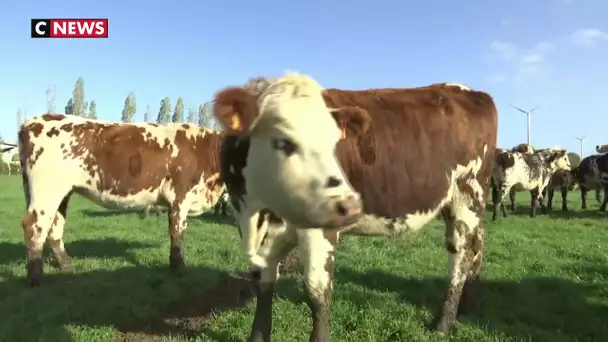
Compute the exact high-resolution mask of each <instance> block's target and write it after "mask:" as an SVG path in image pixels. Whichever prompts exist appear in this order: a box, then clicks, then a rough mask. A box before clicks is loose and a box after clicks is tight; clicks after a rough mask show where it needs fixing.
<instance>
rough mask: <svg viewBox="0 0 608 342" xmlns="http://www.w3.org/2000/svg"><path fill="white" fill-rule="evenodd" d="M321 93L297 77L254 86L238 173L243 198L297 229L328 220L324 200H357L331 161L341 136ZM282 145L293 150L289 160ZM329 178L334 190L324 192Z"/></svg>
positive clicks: (309, 80) (329, 210)
mask: <svg viewBox="0 0 608 342" xmlns="http://www.w3.org/2000/svg"><path fill="white" fill-rule="evenodd" d="M256 84H257V83H256ZM256 89H258V88H256ZM322 90H323V88H322V87H321V86H320V85H319V84H318V83H317V82H316V81H314V80H313V79H312V78H310V77H308V76H303V75H298V74H287V75H286V76H284V77H281V78H278V79H276V80H272V81H268V82H267V83H266V84H265V86H264V87H259V89H258V91H259V92H260V93H259V94H256V95H257V98H258V107H259V112H260V114H259V116H258V119H257V121H256V122H255V123H254V128H253V129H252V133H251V135H250V144H251V145H250V149H249V155H248V159H247V167H245V168H244V169H243V175H244V177H245V179H247V180H248V181H247V183H246V184H247V185H246V186H247V193H248V194H250V195H251V196H252V197H254V198H256V199H259V200H260V201H261V202H263V203H264V206H265V207H268V208H273V210H274V211H275V212H276V213H277V214H279V215H280V216H281V217H284V218H286V219H288V220H289V221H290V222H294V223H297V224H299V225H300V226H302V227H306V226H317V225H322V224H323V223H324V222H328V221H329V220H330V218H331V215H333V214H334V210H333V207H332V208H330V205H331V203H330V202H329V201H328V199H329V198H330V197H333V196H338V197H346V196H349V195H352V196H355V197H357V196H358V194H357V193H356V192H355V191H354V190H353V188H352V186H351V185H350V184H349V182H348V180H347V179H346V178H345V176H344V173H343V171H342V169H341V167H340V165H339V164H338V161H337V159H336V156H335V153H334V150H335V146H336V143H337V142H338V140H339V139H340V134H341V133H340V130H339V129H338V125H337V124H336V122H335V120H334V119H333V117H332V115H331V114H330V113H329V110H328V108H327V107H326V105H325V101H324V100H323V97H322V96H321V92H322ZM286 146H287V147H293V153H292V154H291V155H286V152H285V149H284V148H283V147H286ZM330 177H333V178H335V179H337V180H339V181H340V186H337V187H332V188H328V187H326V186H325V184H327V181H328V179H329V178H330Z"/></svg>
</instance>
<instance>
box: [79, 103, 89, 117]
mask: <svg viewBox="0 0 608 342" xmlns="http://www.w3.org/2000/svg"><path fill="white" fill-rule="evenodd" d="M82 108H83V109H82V113H80V115H82V117H83V118H88V117H89V102H88V101H84V105H83V106H82Z"/></svg>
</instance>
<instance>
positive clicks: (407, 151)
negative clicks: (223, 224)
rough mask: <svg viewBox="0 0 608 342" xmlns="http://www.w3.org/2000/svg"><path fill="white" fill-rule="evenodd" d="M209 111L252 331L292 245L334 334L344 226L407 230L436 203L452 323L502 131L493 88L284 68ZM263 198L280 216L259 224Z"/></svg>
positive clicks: (474, 280)
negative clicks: (242, 255)
mask: <svg viewBox="0 0 608 342" xmlns="http://www.w3.org/2000/svg"><path fill="white" fill-rule="evenodd" d="M214 114H215V116H216V118H217V119H218V121H219V122H220V123H221V124H222V125H223V126H224V127H225V130H226V132H227V134H228V135H230V136H228V137H226V138H225V140H224V143H223V146H222V154H221V156H222V168H221V169H222V171H221V172H222V179H224V181H225V182H226V186H227V189H228V192H229V194H230V199H231V206H232V208H233V210H232V211H233V213H234V214H235V216H236V217H237V220H238V222H239V229H240V231H241V234H242V238H243V239H244V240H245V241H244V244H245V250H246V253H247V255H248V257H249V260H250V263H251V264H252V270H253V272H252V275H253V276H254V279H256V282H255V284H256V289H257V309H256V313H255V318H254V321H253V326H252V332H251V335H250V338H249V340H250V341H268V340H270V331H271V326H272V296H273V286H274V283H275V281H276V279H277V265H278V264H279V261H281V260H282V258H283V257H284V256H285V255H286V254H287V253H288V252H289V251H290V250H291V249H292V248H294V246H296V245H297V246H298V247H299V250H300V256H301V258H302V263H303V266H304V278H305V285H306V286H305V288H306V293H307V297H308V301H307V302H308V304H309V307H310V309H311V311H312V314H313V329H312V332H311V335H310V339H311V341H329V340H330V333H329V318H330V302H331V296H332V281H333V279H332V278H333V267H334V266H333V265H334V253H335V251H336V247H337V244H338V240H339V235H340V232H341V231H343V232H347V233H351V234H359V235H392V234H398V233H405V232H414V231H417V230H419V229H421V228H422V227H423V226H424V225H425V224H426V223H428V222H429V221H431V220H432V219H433V218H434V217H436V215H438V214H439V213H441V214H442V215H443V217H444V219H445V222H446V249H447V251H448V256H449V259H450V260H451V269H450V274H451V279H450V284H449V288H448V289H447V292H446V298H445V302H444V303H443V306H442V308H441V309H440V311H439V313H438V315H437V319H436V321H435V327H436V329H437V330H438V331H441V332H448V331H449V330H450V329H451V328H452V327H453V325H454V323H455V322H456V314H457V312H458V311H462V312H464V311H466V309H468V308H472V306H470V305H472V304H473V302H474V300H475V299H476V298H477V296H478V295H477V294H476V293H475V292H476V288H477V286H478V285H479V275H480V270H481V263H482V253H483V252H482V251H483V245H484V231H483V227H482V220H483V215H484V211H485V200H486V197H487V190H488V187H489V185H490V175H491V170H492V163H493V158H494V151H495V147H496V135H497V113H496V108H495V105H494V102H493V100H492V98H491V97H490V96H489V95H488V94H486V93H483V92H479V91H474V90H466V89H463V88H462V87H460V86H450V85H431V86H426V87H419V88H410V89H370V90H340V89H325V90H324V89H322V88H321V86H320V85H319V84H318V83H317V82H316V81H314V80H313V79H311V78H309V77H307V76H303V75H299V74H287V75H285V76H283V77H281V78H278V79H264V78H260V79H257V80H253V81H252V82H251V83H250V84H249V85H247V86H245V87H235V88H227V89H224V90H222V91H220V92H219V93H218V94H217V95H216V97H215V106H214ZM471 132H475V134H471ZM341 137H342V138H343V139H341ZM336 144H337V145H336ZM359 196H360V197H361V202H359V201H358V200H357V198H358V197H359ZM264 208H266V209H269V210H271V211H272V213H274V214H276V215H270V216H271V217H270V219H268V220H267V223H265V224H259V225H258V219H259V217H260V216H262V215H263V214H261V213H260V210H262V209H264ZM264 210H265V209H264ZM281 218H282V219H284V220H285V221H282V220H281ZM283 222H285V224H283ZM349 223H350V224H349ZM340 226H343V228H342V229H336V228H339V227H340ZM344 226H346V227H344ZM305 228H307V229H305ZM314 228H326V229H314ZM258 229H259V230H258ZM461 296H462V301H461Z"/></svg>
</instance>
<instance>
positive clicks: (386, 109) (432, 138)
mask: <svg viewBox="0 0 608 342" xmlns="http://www.w3.org/2000/svg"><path fill="white" fill-rule="evenodd" d="M323 98H324V99H325V103H326V104H327V106H328V107H329V108H343V107H359V108H362V109H364V110H366V111H367V113H368V114H369V116H370V117H371V120H372V129H371V130H369V131H367V132H366V133H365V134H366V135H367V134H369V135H370V137H368V138H366V139H371V138H372V137H373V139H374V143H373V145H372V144H371V143H370V144H367V145H366V146H365V147H366V148H362V145H361V144H359V143H360V142H358V141H356V140H355V141H353V140H352V139H346V140H343V141H340V142H339V143H338V145H337V147H336V155H337V157H338V160H339V161H340V164H341V165H342V167H343V169H344V171H345V173H346V175H347V177H348V179H349V181H350V183H351V184H352V185H353V187H354V188H355V190H357V191H358V192H359V193H360V194H361V196H362V198H364V201H363V202H364V211H365V212H366V213H369V214H375V215H378V216H383V217H387V218H395V217H403V216H405V214H407V213H413V212H416V211H418V210H427V209H429V208H435V207H437V206H438V205H439V202H440V201H441V199H442V198H443V196H444V195H445V190H446V189H447V187H448V183H447V182H448V180H447V177H445V172H446V170H447V169H448V168H453V167H455V165H467V164H468V163H469V162H470V161H471V160H474V159H476V158H478V157H479V156H480V154H481V153H482V152H483V148H484V145H487V148H488V149H490V150H493V149H495V146H496V127H497V119H496V118H497V115H496V107H495V106H494V102H493V100H492V98H491V97H490V96H489V95H488V94H486V93H483V92H478V91H466V92H455V91H451V90H448V89H446V88H443V87H419V88H407V89H373V90H356V91H351V90H339V89H326V90H325V91H324V92H323ZM472 131H473V132H476V133H477V134H475V135H471V134H470V132H472ZM361 152H365V154H366V155H364V156H362V155H360V153H361ZM372 153H373V154H372ZM371 156H374V158H371ZM493 157H494V155H493V154H492V153H487V154H486V155H485V156H484V163H489V165H491V164H492V163H493V160H492V158H493ZM372 160H373V165H369V164H370V161H372ZM387 170H389V171H387ZM387 172H390V174H391V176H387ZM487 172H491V169H490V170H489V171H487ZM488 177H489V173H488ZM482 183H487V182H485V179H484V181H483V182H482ZM420 189H424V191H420Z"/></svg>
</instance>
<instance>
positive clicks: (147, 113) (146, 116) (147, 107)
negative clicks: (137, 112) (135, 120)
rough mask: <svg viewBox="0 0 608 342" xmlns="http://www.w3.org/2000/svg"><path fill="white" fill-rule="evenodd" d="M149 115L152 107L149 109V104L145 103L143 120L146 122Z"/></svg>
mask: <svg viewBox="0 0 608 342" xmlns="http://www.w3.org/2000/svg"><path fill="white" fill-rule="evenodd" d="M151 115H152V109H150V105H147V106H146V111H145V112H144V122H148V121H149V120H150V116H151Z"/></svg>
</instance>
